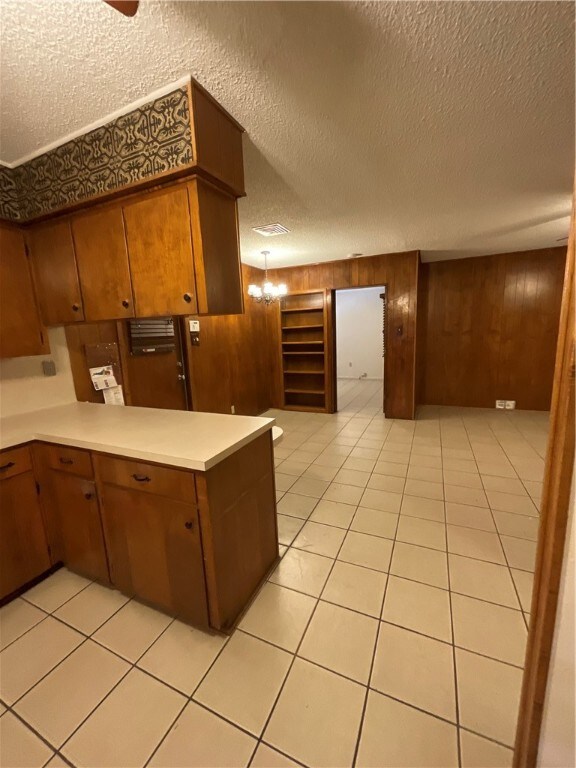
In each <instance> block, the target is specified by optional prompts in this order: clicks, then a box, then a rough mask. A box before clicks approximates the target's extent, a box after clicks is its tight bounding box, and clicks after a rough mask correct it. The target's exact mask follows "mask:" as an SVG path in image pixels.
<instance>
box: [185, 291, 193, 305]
mask: <svg viewBox="0 0 576 768" xmlns="http://www.w3.org/2000/svg"><path fill="white" fill-rule="evenodd" d="M183 298H184V301H185V302H186V303H187V304H190V302H191V301H192V296H190V294H189V293H185V294H184V297H183Z"/></svg>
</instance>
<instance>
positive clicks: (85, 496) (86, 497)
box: [84, 493, 94, 501]
mask: <svg viewBox="0 0 576 768" xmlns="http://www.w3.org/2000/svg"><path fill="white" fill-rule="evenodd" d="M84 498H85V499H86V501H91V500H92V499H93V498H94V494H93V493H85V494H84Z"/></svg>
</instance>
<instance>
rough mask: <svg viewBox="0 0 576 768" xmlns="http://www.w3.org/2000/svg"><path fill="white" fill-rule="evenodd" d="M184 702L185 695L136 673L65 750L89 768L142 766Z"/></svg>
mask: <svg viewBox="0 0 576 768" xmlns="http://www.w3.org/2000/svg"><path fill="white" fill-rule="evenodd" d="M185 703H186V699H185V698H184V696H182V695H181V694H179V693H176V691H173V690H172V689H171V688H168V687H167V686H166V685H163V684H162V683H160V682H158V681H157V680H154V679H153V678H152V677H150V676H149V675H146V674H145V673H144V672H141V671H140V670H139V669H132V670H131V671H130V672H129V673H128V674H127V675H126V677H125V678H124V679H123V680H122V681H121V682H120V683H119V685H118V686H117V687H116V688H115V689H114V690H113V691H112V693H111V694H110V695H109V696H108V697H107V698H106V699H104V701H103V702H102V704H100V706H99V707H98V708H97V709H96V711H95V712H93V713H92V715H90V717H89V718H88V720H86V722H85V723H84V724H83V725H82V726H81V727H80V728H79V729H78V730H77V731H76V733H75V734H74V735H73V736H72V738H70V739H69V740H68V741H67V742H66V744H65V745H64V747H63V748H62V750H61V752H62V754H63V755H64V756H65V757H66V758H67V759H68V760H70V762H72V763H74V764H75V765H82V766H86V767H87V768H126V766H137V765H144V763H145V762H146V760H148V758H149V757H150V755H151V754H152V752H153V751H154V749H155V748H156V745H157V744H158V742H159V741H160V739H161V738H162V737H163V736H164V734H165V733H166V731H167V730H168V729H169V728H170V726H171V725H172V723H173V721H174V720H175V718H176V717H177V716H178V714H179V712H180V710H181V709H182V707H183V706H184V704H185Z"/></svg>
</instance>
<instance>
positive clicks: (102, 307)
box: [72, 206, 134, 321]
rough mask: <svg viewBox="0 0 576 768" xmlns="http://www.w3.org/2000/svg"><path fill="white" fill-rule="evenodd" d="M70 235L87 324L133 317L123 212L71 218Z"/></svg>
mask: <svg viewBox="0 0 576 768" xmlns="http://www.w3.org/2000/svg"><path fill="white" fill-rule="evenodd" d="M72 234H73V236H74V248H75V251H76V261H77V263H78V274H79V276H80V286H81V288H82V297H83V299H84V315H85V317H86V320H88V321H96V320H110V319H112V318H123V317H134V302H133V299H132V281H131V279H130V267H129V266H128V251H127V250H126V238H125V236H124V220H123V218H122V208H121V207H120V206H118V207H115V208H107V209H105V210H102V211H96V212H95V213H87V214H83V215H82V216H76V217H74V218H73V219H72Z"/></svg>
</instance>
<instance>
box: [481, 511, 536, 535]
mask: <svg viewBox="0 0 576 768" xmlns="http://www.w3.org/2000/svg"><path fill="white" fill-rule="evenodd" d="M492 514H493V515H494V520H495V521H496V527H497V528H498V532H499V533H500V534H502V535H504V536H515V537H516V538H518V539H529V540H530V541H536V540H537V539H538V529H539V526H540V518H539V517H529V516H528V515H515V514H513V513H512V512H498V510H494V512H493V513H492Z"/></svg>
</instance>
